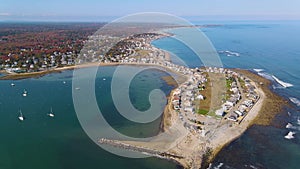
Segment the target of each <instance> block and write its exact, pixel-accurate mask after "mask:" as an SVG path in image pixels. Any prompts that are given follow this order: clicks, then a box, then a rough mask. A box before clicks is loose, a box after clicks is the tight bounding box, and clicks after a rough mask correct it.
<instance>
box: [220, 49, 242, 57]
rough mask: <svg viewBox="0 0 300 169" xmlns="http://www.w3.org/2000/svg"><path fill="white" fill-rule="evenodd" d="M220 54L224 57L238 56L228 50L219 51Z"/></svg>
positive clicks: (236, 53)
mask: <svg viewBox="0 0 300 169" xmlns="http://www.w3.org/2000/svg"><path fill="white" fill-rule="evenodd" d="M219 53H220V54H225V55H226V56H236V57H239V56H240V54H239V53H238V52H233V51H229V50H221V51H219Z"/></svg>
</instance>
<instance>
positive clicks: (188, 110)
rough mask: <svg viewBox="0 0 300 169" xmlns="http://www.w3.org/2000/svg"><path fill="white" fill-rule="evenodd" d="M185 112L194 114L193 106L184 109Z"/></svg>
mask: <svg viewBox="0 0 300 169" xmlns="http://www.w3.org/2000/svg"><path fill="white" fill-rule="evenodd" d="M184 111H186V112H193V111H194V108H193V107H192V106H187V107H185V108H184Z"/></svg>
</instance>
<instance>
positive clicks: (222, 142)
mask: <svg viewBox="0 0 300 169" xmlns="http://www.w3.org/2000/svg"><path fill="white" fill-rule="evenodd" d="M118 65H125V66H126V65H128V66H154V67H160V68H163V69H166V71H169V72H172V73H175V74H176V75H178V76H179V77H180V74H179V73H178V72H174V71H173V70H171V69H169V68H168V67H166V66H163V65H157V64H142V63H102V64H99V63H87V64H82V65H75V66H69V67H63V68H56V69H55V70H51V71H46V72H37V73H30V74H26V75H25V76H23V75H21V76H11V75H13V74H9V75H8V76H4V77H6V78H5V80H8V79H13V80H15V79H24V78H32V77H41V76H44V75H46V74H50V73H59V72H61V71H65V70H73V69H80V68H88V67H93V66H97V67H98V66H118ZM233 71H235V72H237V73H239V74H242V75H245V76H246V77H248V78H249V79H251V80H252V81H253V82H255V83H256V85H257V86H256V87H257V89H259V92H260V96H261V98H260V99H259V101H258V102H257V103H256V104H255V105H254V107H253V108H252V109H251V112H249V115H251V116H249V115H247V116H246V118H245V120H244V121H243V122H242V126H239V131H238V132H232V131H229V132H228V133H223V134H217V135H218V136H219V138H214V139H212V142H211V143H209V146H207V147H209V148H211V154H210V156H209V157H208V159H207V161H202V165H203V163H204V166H207V165H208V164H209V163H211V162H212V161H213V160H214V158H215V157H216V156H217V155H218V153H219V152H220V151H221V150H222V149H223V148H224V147H225V146H226V145H228V144H230V143H231V142H232V141H233V140H235V139H237V138H239V137H240V136H241V135H242V134H243V133H244V132H245V131H246V130H247V129H248V128H249V127H251V126H252V125H270V124H271V122H272V120H273V119H274V117H275V116H276V115H277V114H278V113H280V112H281V110H282V108H283V107H284V106H286V105H287V104H288V101H287V100H286V99H284V98H283V97H281V96H279V95H278V94H276V93H274V92H273V91H271V89H270V88H269V87H270V85H271V84H272V82H271V81H269V80H268V79H265V78H263V77H261V76H259V75H257V74H255V73H254V72H251V71H249V70H243V69H233ZM15 77H17V78H15ZM184 77H185V79H186V76H184ZM1 79H3V78H1ZM163 80H165V82H166V83H167V84H168V85H172V86H173V85H174V82H171V81H174V79H168V78H166V79H163ZM183 82H184V80H183ZM261 82H262V83H263V85H261V84H260V83H261ZM178 85H180V84H178ZM177 87H178V86H175V87H174V89H173V90H171V92H170V94H169V95H168V103H167V105H166V107H165V109H164V113H163V117H162V121H161V123H160V132H164V131H167V130H168V128H169V127H170V126H171V125H174V124H172V123H174V121H173V120H174V119H176V118H177V117H175V116H174V112H173V108H172V106H171V101H172V97H173V95H172V94H173V92H174V91H175V90H176V89H177ZM274 101H275V103H274V104H272V105H271V106H268V109H266V106H267V105H269V102H274ZM271 110H273V111H271ZM266 112H271V113H266ZM172 121H173V122H172ZM224 135H227V137H222V136H224ZM228 135H230V137H228ZM133 145H134V144H133ZM167 160H168V159H167ZM171 161H173V162H174V159H172V160H171ZM175 161H176V159H175ZM176 162H177V163H179V164H181V166H183V167H185V168H187V167H188V166H186V164H184V163H183V162H182V161H181V160H180V161H178V160H177V161H176Z"/></svg>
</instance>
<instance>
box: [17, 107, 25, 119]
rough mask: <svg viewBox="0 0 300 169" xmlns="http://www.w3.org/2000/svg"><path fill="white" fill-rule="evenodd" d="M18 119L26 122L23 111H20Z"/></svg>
mask: <svg viewBox="0 0 300 169" xmlns="http://www.w3.org/2000/svg"><path fill="white" fill-rule="evenodd" d="M18 119H19V120H20V121H24V119H25V118H24V116H23V114H22V111H21V110H19V117H18Z"/></svg>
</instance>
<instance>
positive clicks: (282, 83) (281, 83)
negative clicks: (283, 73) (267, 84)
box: [272, 75, 293, 88]
mask: <svg viewBox="0 0 300 169" xmlns="http://www.w3.org/2000/svg"><path fill="white" fill-rule="evenodd" d="M272 78H273V79H274V80H275V81H276V82H277V83H279V84H280V85H281V86H282V87H284V88H287V87H292V86H293V85H292V84H290V83H287V82H284V81H282V80H280V79H278V78H277V77H276V76H274V75H272Z"/></svg>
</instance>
